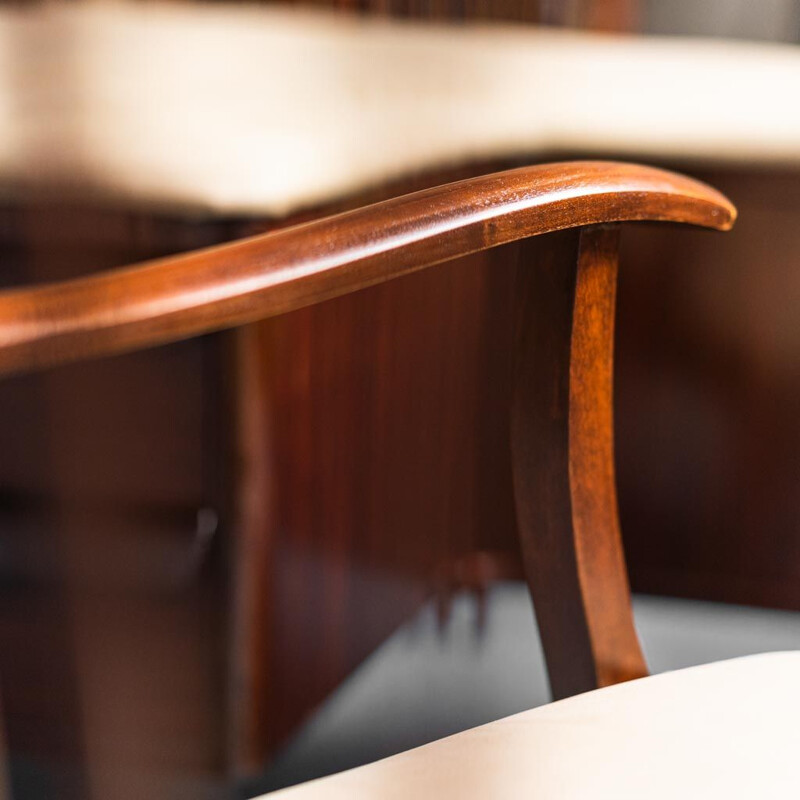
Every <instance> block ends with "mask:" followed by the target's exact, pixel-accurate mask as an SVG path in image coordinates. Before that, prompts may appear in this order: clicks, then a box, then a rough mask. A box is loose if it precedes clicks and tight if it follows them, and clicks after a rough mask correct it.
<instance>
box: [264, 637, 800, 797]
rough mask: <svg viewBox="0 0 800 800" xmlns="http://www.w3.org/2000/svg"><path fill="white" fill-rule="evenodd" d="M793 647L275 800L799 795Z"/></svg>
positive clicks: (799, 709)
mask: <svg viewBox="0 0 800 800" xmlns="http://www.w3.org/2000/svg"><path fill="white" fill-rule="evenodd" d="M798 675H800V652H791V653H771V654H767V655H759V656H749V657H746V658H739V659H734V660H731V661H722V662H718V663H716V664H709V665H706V666H702V667H693V668H690V669H685V670H679V671H677V672H671V673H664V674H662V675H657V676H654V677H651V678H644V679H642V680H638V681H633V682H631V683H627V684H621V685H618V686H613V687H610V688H607V689H600V690H598V691H595V692H589V693H588V694H584V695H580V696H578V697H573V698H570V699H568V700H562V701H561V702H558V703H552V704H550V705H547V706H542V707H540V708H537V709H534V710H532V711H527V712H524V713H522V714H516V715H514V716H512V717H507V718H506V719H502V720H499V721H497V722H493V723H490V724H488V725H483V726H481V727H479V728H474V729H472V730H470V731H466V732H464V733H461V734H457V735H456V736H451V737H449V738H447V739H442V740H441V741H439V742H435V743H433V744H430V745H427V746H425V747H420V748H417V749H416V750H410V751H408V752H407V753H403V754H401V755H398V756H394V757H392V758H388V759H385V760H383V761H379V762H376V763H375V764H370V765H368V766H366V767H361V768H360V769H356V770H350V771H348V772H344V773H341V774H339V775H336V776H333V777H331V778H324V779H322V780H318V781H313V782H311V783H308V784H305V785H302V786H299V787H294V788H291V789H286V790H283V791H281V792H275V793H273V794H271V795H269V797H270V798H276V800H277V799H278V798H280V799H281V800H284V798H285V800H329V799H331V800H333V799H334V798H335V799H336V800H338V799H339V798H342V800H344V798H348V800H350V799H354V800H358V799H359V798H380V799H381V800H394V799H395V798H397V799H398V800H399V798H415V800H424V799H426V798H431V799H433V798H435V799H436V800H451V799H452V800H478V798H480V799H481V800H484V799H485V798H492V799H493V800H512V799H513V800H518V799H519V798H527V797H530V798H546V799H547V800H583V798H592V800H612V799H613V800H634V799H635V800H643V798H647V800H662V799H663V800H675V799H676V798H681V800H693V799H694V798H697V800H701V798H702V800H714V798H719V799H720V800H733V799H734V798H742V799H744V798H747V799H748V800H752V798H759V799H760V800H761V799H763V798H794V797H798V796H800V685H799V684H798Z"/></svg>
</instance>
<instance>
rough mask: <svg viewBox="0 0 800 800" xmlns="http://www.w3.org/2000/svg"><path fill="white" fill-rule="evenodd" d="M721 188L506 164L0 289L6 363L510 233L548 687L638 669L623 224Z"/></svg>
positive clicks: (236, 310)
mask: <svg viewBox="0 0 800 800" xmlns="http://www.w3.org/2000/svg"><path fill="white" fill-rule="evenodd" d="M735 217H736V211H735V209H734V207H733V206H732V205H731V203H730V202H729V201H728V200H727V199H726V198H725V197H723V196H722V195H721V194H719V193H718V192H716V191H715V190H714V189H712V188H710V187H708V186H706V185H704V184H702V183H699V182H697V181H694V180H691V179H689V178H686V177H683V176H679V175H676V174H674V173H670V172H666V171H663V170H659V169H653V168H648V167H640V166H636V165H630V164H621V163H614V162H568V163H561V164H549V165H543V166H536V167H525V168H521V169H517V170H510V171H507V172H503V173H497V174H495V175H489V176H485V177H482V178H474V179H470V180H466V181H461V182H458V183H454V184H449V185H446V186H441V187H438V188H435V189H430V190H426V191H423V192H417V193H414V194H411V195H406V196H404V197H400V198H396V199H394V200H389V201H386V202H384V203H378V204H375V205H372V206H368V207H366V208H362V209H358V210H356V211H352V212H348V213H346V214H340V215H336V216H332V217H327V218H324V219H320V220H317V221H314V222H310V223H306V224H304V225H299V226H295V227H292V228H286V229H283V230H279V231H276V232H273V233H269V234H265V235H262V236H257V237H252V238H249V239H244V240H240V241H237V242H233V243H230V244H225V245H221V246H219V247H214V248H210V249H206V250H200V251H196V252H192V253H187V254H183V255H179V256H174V257H171V258H165V259H161V260H158V261H153V262H149V263H146V264H142V265H137V266H133V267H127V268H123V269H117V270H111V271H108V272H104V273H100V274H98V275H93V276H90V277H86V278H81V279H77V280H71V281H67V282H63V283H58V284H50V285H45V286H40V287H26V288H22V289H14V290H8V291H2V292H0V375H2V374H11V373H15V372H20V371H27V370H32V369H41V368H44V367H47V366H50V365H54V364H59V363H68V362H71V361H76V360H80V359H85V358H91V357H99V356H103V355H110V354H114V353H119V352H125V351H130V350H135V349H140V348H143V347H149V346H153V345H157V344H161V343H166V342H170V341H176V340H179V339H184V338H188V337H192V336H197V335H200V334H202V333H206V332H209V331H214V330H220V329H224V328H230V327H235V326H240V325H244V324H246V323H249V322H254V321H256V320H260V319H264V318H266V317H270V316H275V315H279V314H284V313H287V312H290V311H293V310H295V309H298V308H301V307H303V306H307V305H311V304H315V303H319V302H323V301H325V300H328V299H331V298H333V297H337V296H340V295H343V294H347V293H350V292H354V291H358V290H360V289H362V288H365V287H368V286H372V285H375V284H377V283H381V282H384V281H387V280H390V279H392V278H395V277H399V276H401V275H405V274H408V273H410V272H413V271H416V270H419V269H423V268H425V267H429V266H433V265H435V264H438V263H441V262H444V261H448V260H451V259H454V258H458V257H460V256H464V255H467V254H469V253H473V252H477V251H480V250H486V249H489V248H492V247H495V246H498V245H501V244H504V243H508V242H512V241H517V240H520V239H528V238H529V237H538V236H539V235H540V234H553V235H552V236H547V237H544V238H542V239H539V238H532V239H531V240H530V242H527V243H525V245H524V247H525V254H526V263H524V264H522V265H521V267H520V269H519V274H518V292H517V300H518V308H517V310H516V313H517V333H518V339H517V344H516V354H515V363H516V376H515V390H514V397H513V402H512V408H511V409H510V413H511V431H512V442H511V451H512V462H513V473H514V488H515V498H516V508H517V521H518V529H519V533H520V539H521V543H522V549H523V558H524V564H525V571H526V576H527V579H528V583H529V586H530V589H531V592H532V594H533V597H534V603H535V607H536V613H537V617H538V620H539V627H540V632H541V635H542V640H543V644H544V649H545V654H546V658H547V662H548V672H549V675H550V681H551V686H552V688H553V693H554V695H555V696H556V697H563V696H567V695H570V694H574V693H576V692H580V691H585V690H588V689H591V688H594V687H597V686H603V685H608V684H610V683H616V682H618V681H621V680H627V679H630V678H634V677H639V676H641V675H644V674H646V672H647V670H646V666H645V663H644V658H643V656H642V653H641V649H640V647H639V643H638V640H637V637H636V632H635V627H634V623H633V616H632V612H631V605H630V590H629V587H628V580H627V573H626V570H625V562H624V555H623V551H622V543H621V537H620V532H619V524H618V519H617V501H616V487H615V481H614V461H613V414H612V365H613V330H614V325H613V320H614V306H615V290H616V277H617V253H618V225H617V224H618V223H620V222H626V221H663V222H676V223H686V224H691V225H698V226H702V227H706V228H712V229H716V230H728V229H729V228H730V227H731V226H732V225H733V222H734V220H735Z"/></svg>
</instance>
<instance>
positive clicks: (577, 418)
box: [511, 228, 647, 698]
mask: <svg viewBox="0 0 800 800" xmlns="http://www.w3.org/2000/svg"><path fill="white" fill-rule="evenodd" d="M543 244H544V243H541V244H540V243H539V242H535V243H532V244H531V246H530V247H529V248H528V256H529V263H527V264H522V265H521V266H520V269H519V279H518V286H519V292H518V299H519V304H520V311H519V323H518V325H519V330H518V345H517V359H516V362H517V366H516V370H515V373H516V377H515V391H514V397H513V401H512V417H511V450H512V458H513V465H514V488H515V496H516V505H517V524H518V528H519V535H520V541H521V544H522V552H523V560H524V564H525V572H526V576H527V579H528V583H529V586H530V590H531V593H532V595H533V598H534V605H535V608H536V616H537V620H538V624H539V630H540V634H541V637H542V643H543V646H544V651H545V657H546V659H547V666H548V674H549V677H550V685H551V688H552V691H553V695H554V696H555V697H556V698H561V697H567V696H570V695H572V694H577V693H579V692H583V691H588V690H590V689H593V688H597V687H598V686H607V685H610V684H613V683H617V682H619V681H621V680H628V679H631V678H637V677H641V676H643V675H646V674H647V668H646V666H645V663H644V658H643V656H642V653H641V649H640V647H639V643H638V640H637V637H636V632H635V628H634V624H633V615H632V612H631V606H630V590H629V588H628V581H627V574H626V571H625V561H624V556H623V552H622V541H621V537H620V532H619V524H618V521H617V498H616V489H615V484H614V462H613V419H612V363H613V357H612V355H613V331H614V300H615V290H616V274H617V245H618V230H617V229H616V228H590V229H584V231H583V232H578V231H569V232H566V233H562V234H559V236H558V239H557V240H555V237H548V241H547V243H546V244H547V246H546V247H544V246H542V245H543Z"/></svg>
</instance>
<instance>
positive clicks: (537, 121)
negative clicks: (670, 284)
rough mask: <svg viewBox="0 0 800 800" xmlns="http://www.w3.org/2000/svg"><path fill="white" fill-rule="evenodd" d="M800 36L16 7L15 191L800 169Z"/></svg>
mask: <svg viewBox="0 0 800 800" xmlns="http://www.w3.org/2000/svg"><path fill="white" fill-rule="evenodd" d="M798 86H800V48H796V47H793V46H787V45H774V46H771V45H763V44H746V43H742V42H739V43H734V42H721V41H712V40H702V39H692V40H689V39H686V40H681V39H666V38H662V39H658V38H649V39H642V38H631V37H612V36H603V35H590V34H579V33H569V32H560V31H557V30H553V29H537V28H535V27H530V26H511V25H488V24H462V25H453V26H444V25H433V24H430V23H428V24H419V23H410V22H402V21H393V22H390V21H380V20H376V19H372V20H369V19H366V18H361V19H359V18H355V17H348V16H334V15H331V14H328V13H324V12H313V11H310V10H291V9H286V8H281V7H266V6H246V5H238V4H234V3H226V4H212V3H209V4H191V5H189V4H181V3H170V4H160V3H136V4H127V3H114V2H104V3H99V2H97V3H92V2H87V3H69V4H58V3H51V4H38V3H37V4H22V5H19V6H11V7H3V8H1V9H0V193H2V194H5V195H6V196H10V197H11V198H12V199H20V198H23V197H25V196H26V195H30V194H32V193H33V194H36V193H39V192H47V193H52V192H53V191H56V192H58V193H59V195H63V194H65V193H70V192H71V193H77V194H81V195H87V194H89V195H95V196H100V197H101V198H103V199H104V200H108V199H110V198H115V199H117V200H119V201H120V202H123V203H125V204H126V205H129V206H130V205H134V206H136V205H149V206H162V207H166V208H170V209H181V210H184V211H190V212H197V213H206V212H208V213H216V214H258V215H273V216H280V215H284V214H287V213H289V212H292V211H295V210H298V209H300V208H302V207H304V206H309V205H313V204H318V203H323V202H326V201H329V200H332V199H335V198H337V197H340V196H342V195H345V194H347V193H349V192H353V191H357V190H359V189H363V188H365V187H368V186H370V185H373V184H376V183H379V182H381V181H385V180H387V179H391V178H397V177H400V176H404V175H407V174H409V173H411V172H414V171H416V170H422V169H428V168H433V167H440V166H445V165H448V164H453V163H459V162H465V161H469V160H472V159H483V158H491V157H498V156H508V155H522V156H525V157H529V158H531V159H535V158H536V157H537V156H539V155H550V154H552V153H553V152H569V153H570V154H571V155H580V154H583V153H603V154H606V155H614V154H618V155H625V156H632V157H640V156H641V157H648V156H655V157H658V158H661V159H663V158H665V157H680V158H690V159H705V160H717V161H718V160H729V159H737V160H741V159H743V160H747V161H756V162H786V163H800V103H797V102H796V96H797V88H798Z"/></svg>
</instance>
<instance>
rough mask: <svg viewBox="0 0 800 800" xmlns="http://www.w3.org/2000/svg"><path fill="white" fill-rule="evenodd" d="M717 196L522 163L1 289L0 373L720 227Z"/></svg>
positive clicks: (609, 171)
mask: <svg viewBox="0 0 800 800" xmlns="http://www.w3.org/2000/svg"><path fill="white" fill-rule="evenodd" d="M735 214H736V212H735V209H734V208H733V206H732V205H731V204H730V202H729V201H728V200H726V198H724V197H723V196H722V195H721V194H719V193H718V192H716V191H715V190H714V189H711V188H710V187H708V186H706V185H704V184H701V183H699V182H697V181H693V180H691V179H689V178H686V177H682V176H679V175H676V174H674V173H670V172H665V171H663V170H658V169H653V168H648V167H640V166H634V165H629V164H621V163H615V162H569V163H561V164H549V165H545V166H536V167H523V168H520V169H516V170H510V171H508V172H504V173H497V174H495V175H489V176H486V177H482V178H475V179H470V180H466V181H461V182H459V183H454V184H449V185H446V186H442V187H438V188H435V189H430V190H427V191H423V192H418V193H415V194H411V195H407V196H405V197H400V198H396V199H394V200H389V201H386V202H384V203H378V204H376V205H373V206H369V207H367V208H363V209H359V210H356V211H353V212H349V213H346V214H342V215H339V216H335V217H329V218H326V219H322V220H319V221H316V222H312V223H308V224H306V225H302V226H298V227H294V228H289V229H285V230H281V231H278V232H275V233H271V234H267V235H264V236H260V237H254V238H252V239H247V240H242V241H239V242H234V243H232V244H227V245H222V246H220V247H215V248H211V249H208V250H203V251H197V252H194V253H189V254H186V255H183V256H177V257H174V258H169V259H163V260H159V261H155V262H150V263H148V264H144V265H140V266H136V267H130V268H127V269H121V270H112V271H110V272H108V273H104V274H102V275H99V276H93V277H89V278H84V279H81V280H75V281H68V282H65V283H60V284H52V285H48V286H43V287H40V288H34V289H22V290H13V291H9V292H5V293H2V294H0V371H2V372H13V371H18V370H22V369H28V368H34V367H41V366H46V365H49V364H53V363H58V362H62V361H70V360H74V359H78V358H83V357H87V356H98V355H103V354H110V353H115V352H121V351H126V350H131V349H136V348H141V347H146V346H149V345H155V344H159V343H163V342H168V341H174V340H178V339H181V338H187V337H190V336H194V335H197V334H199V333H202V332H206V331H210V330H219V329H223V328H226V327H233V326H236V325H240V324H243V323H246V322H252V321H255V320H258V319H262V318H265V317H269V316H273V315H277V314H283V313H287V312H289V311H293V310H295V309H298V308H301V307H303V306H307V305H310V304H313V303H319V302H321V301H323V300H327V299H330V298H333V297H336V296H339V295H342V294H346V293H349V292H353V291H356V290H358V289H361V288H364V287H367V286H371V285H374V284H377V283H381V282H383V281H386V280H389V279H391V278H395V277H398V276H400V275H404V274H407V273H410V272H412V271H414V270H417V269H421V268H423V267H426V266H430V265H432V264H436V263H439V262H442V261H446V260H449V259H452V258H455V257H457V256H461V255H465V254H467V253H471V252H476V251H479V250H485V249H487V248H489V247H494V246H496V245H500V244H503V243H505V242H511V241H515V240H518V239H522V238H525V237H528V236H535V235H538V234H542V233H548V232H552V231H556V230H562V229H566V228H572V227H577V226H584V225H592V224H596V223H603V222H615V221H624V220H662V221H670V222H683V223H690V224H695V225H701V226H705V227H710V228H716V229H718V230H726V229H728V228H730V226H731V225H732V224H733V220H734V218H735Z"/></svg>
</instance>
